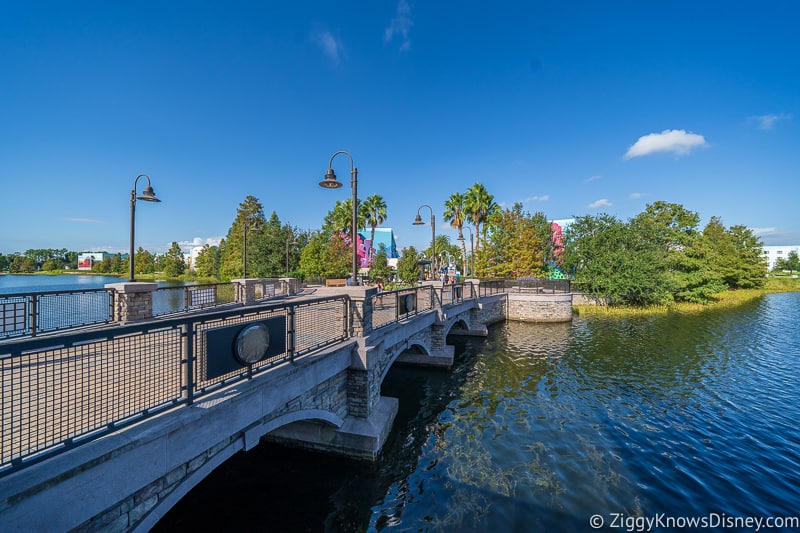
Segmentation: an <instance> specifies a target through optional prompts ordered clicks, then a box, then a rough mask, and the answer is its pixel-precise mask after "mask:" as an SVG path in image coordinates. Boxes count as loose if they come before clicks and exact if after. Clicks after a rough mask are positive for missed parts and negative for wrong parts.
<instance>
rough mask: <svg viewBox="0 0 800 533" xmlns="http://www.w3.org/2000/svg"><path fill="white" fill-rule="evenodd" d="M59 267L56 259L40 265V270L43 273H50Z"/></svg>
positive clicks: (59, 264)
mask: <svg viewBox="0 0 800 533" xmlns="http://www.w3.org/2000/svg"><path fill="white" fill-rule="evenodd" d="M60 267H61V263H60V262H59V261H58V260H56V259H48V260H46V261H45V262H44V263H42V270H44V271H45V272H52V271H53V270H58V269H59V268H60Z"/></svg>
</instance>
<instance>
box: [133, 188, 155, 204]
mask: <svg viewBox="0 0 800 533" xmlns="http://www.w3.org/2000/svg"><path fill="white" fill-rule="evenodd" d="M136 199H137V200H144V201H145V202H160V201H161V200H159V199H158V198H156V193H155V191H154V190H153V188H152V187H151V186H150V185H148V186H147V187H145V188H144V191H142V194H141V196H137V197H136Z"/></svg>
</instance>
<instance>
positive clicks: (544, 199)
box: [520, 194, 550, 204]
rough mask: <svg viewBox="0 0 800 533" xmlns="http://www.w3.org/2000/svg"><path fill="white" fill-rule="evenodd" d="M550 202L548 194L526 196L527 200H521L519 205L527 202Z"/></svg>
mask: <svg viewBox="0 0 800 533" xmlns="http://www.w3.org/2000/svg"><path fill="white" fill-rule="evenodd" d="M549 200H550V195H549V194H543V195H542V196H528V197H527V198H523V199H522V200H521V201H520V203H522V204H526V203H528V202H547V201H549Z"/></svg>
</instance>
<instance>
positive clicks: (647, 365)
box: [156, 293, 800, 533]
mask: <svg viewBox="0 0 800 533" xmlns="http://www.w3.org/2000/svg"><path fill="white" fill-rule="evenodd" d="M798 325H800V294H797V293H793V294H772V295H767V296H764V297H763V298H761V299H759V300H757V301H755V302H752V303H749V304H746V305H744V306H743V307H741V308H740V309H738V310H735V311H708V312H705V313H702V314H698V315H680V314H674V315H668V316H661V317H649V318H631V319H601V318H578V317H576V318H575V320H574V321H573V322H572V323H570V324H523V323H516V322H509V323H506V324H503V325H498V326H495V327H493V328H491V329H490V335H489V337H488V338H486V339H476V338H471V339H468V340H458V339H451V340H452V341H454V342H457V357H456V364H455V366H454V368H453V369H452V370H451V371H441V370H439V371H432V370H424V369H419V368H408V367H405V368H403V367H398V368H393V369H392V370H391V371H390V372H389V375H388V376H387V379H386V381H385V383H384V386H383V394H384V395H387V396H394V397H397V398H399V399H400V412H399V414H398V417H397V419H396V421H395V425H394V428H393V430H392V433H391V435H390V437H389V440H388V442H387V443H386V445H385V447H384V449H383V451H382V453H381V456H380V459H379V460H378V461H377V463H375V464H374V465H370V464H364V463H359V462H354V461H348V460H344V459H340V458H334V457H329V456H325V455H318V454H313V453H310V452H305V451H300V450H291V449H286V448H282V447H279V446H275V445H268V444H262V445H260V446H258V447H257V448H255V449H254V450H252V451H251V452H249V453H246V454H245V453H240V454H238V455H236V456H234V457H233V458H231V459H230V460H229V461H228V462H227V463H226V464H224V465H222V466H221V467H220V468H218V469H217V470H216V471H215V472H214V473H212V474H211V475H210V476H209V477H208V478H207V479H206V480H204V481H203V482H202V483H201V484H200V485H198V486H197V487H196V488H195V489H194V490H193V491H192V492H190V493H189V494H188V495H187V496H186V497H185V498H184V499H183V501H182V502H180V503H179V505H178V506H177V507H176V508H175V509H173V510H172V511H171V512H170V513H169V514H168V515H166V516H165V517H164V519H162V521H161V523H160V524H159V525H158V527H157V528H156V530H157V531H159V530H160V531H175V530H187V529H193V530H196V531H209V530H215V529H216V528H215V527H213V526H212V525H211V524H220V523H225V524H226V527H225V529H226V530H238V531H335V532H339V531H344V532H348V531H367V530H369V531H458V532H463V531H467V532H470V531H474V532H485V531H496V532H498V533H499V532H508V531H520V532H527V531H586V530H591V527H590V520H593V521H595V522H594V523H595V525H598V524H599V521H602V522H603V524H604V530H605V531H614V530H622V531H647V530H652V531H658V530H660V531H664V530H674V529H673V528H672V527H670V526H671V525H672V526H677V529H679V528H680V526H687V527H686V528H685V529H684V530H687V531H688V530H695V531H696V530H699V529H700V527H688V524H689V522H688V521H689V520H695V519H696V520H706V521H707V523H708V525H711V526H713V525H715V524H716V525H717V526H720V525H730V526H735V525H741V526H742V527H730V528H728V530H730V531H755V527H745V525H744V519H745V518H747V517H751V518H752V519H754V520H757V519H763V520H766V519H768V518H773V519H776V520H779V521H780V520H783V519H784V518H785V517H793V516H796V515H800V429H798V423H797V421H798V420H800V402H798V398H797V395H798V392H797V391H798V390H799V389H800V370H798V363H800V327H798ZM593 515H597V516H595V517H593ZM592 517H593V518H592ZM645 520H653V521H657V522H655V523H653V522H651V524H652V525H651V526H648V523H647V522H645ZM670 520H672V522H670ZM773 524H778V525H780V524H781V522H773ZM701 525H702V523H701ZM762 528H763V526H762ZM716 529H719V527H717V528H716ZM762 530H763V529H762Z"/></svg>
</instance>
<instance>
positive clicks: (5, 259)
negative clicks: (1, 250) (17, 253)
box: [0, 254, 11, 272]
mask: <svg viewBox="0 0 800 533" xmlns="http://www.w3.org/2000/svg"><path fill="white" fill-rule="evenodd" d="M10 264H11V259H9V256H7V255H3V254H0V272H6V271H7V270H8V266H9V265H10Z"/></svg>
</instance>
